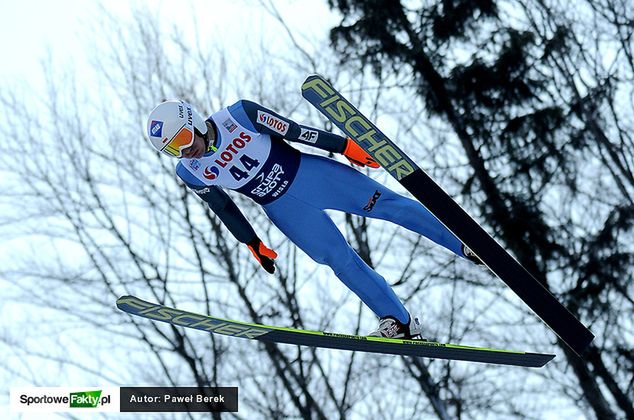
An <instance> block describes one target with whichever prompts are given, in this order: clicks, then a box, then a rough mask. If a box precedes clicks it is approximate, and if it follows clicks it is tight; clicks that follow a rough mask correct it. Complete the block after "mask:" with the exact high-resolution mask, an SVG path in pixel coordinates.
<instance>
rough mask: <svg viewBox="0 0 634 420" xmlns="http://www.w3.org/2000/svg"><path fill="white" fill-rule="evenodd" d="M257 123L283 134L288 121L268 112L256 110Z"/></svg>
mask: <svg viewBox="0 0 634 420" xmlns="http://www.w3.org/2000/svg"><path fill="white" fill-rule="evenodd" d="M258 123H259V124H260V125H263V126H266V127H268V128H270V129H271V130H273V131H275V132H276V133H280V134H281V135H285V134H286V133H287V132H288V123H287V122H286V121H283V120H281V119H280V118H278V117H276V116H274V115H271V114H269V113H268V112H262V111H258Z"/></svg>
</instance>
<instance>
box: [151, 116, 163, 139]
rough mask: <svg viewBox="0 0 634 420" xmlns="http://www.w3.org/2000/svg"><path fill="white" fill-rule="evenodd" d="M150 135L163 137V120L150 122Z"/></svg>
mask: <svg viewBox="0 0 634 420" xmlns="http://www.w3.org/2000/svg"><path fill="white" fill-rule="evenodd" d="M150 135H151V136H153V137H161V136H162V135H163V121H154V120H152V122H151V123H150Z"/></svg>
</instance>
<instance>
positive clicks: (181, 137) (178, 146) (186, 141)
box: [162, 126, 194, 158]
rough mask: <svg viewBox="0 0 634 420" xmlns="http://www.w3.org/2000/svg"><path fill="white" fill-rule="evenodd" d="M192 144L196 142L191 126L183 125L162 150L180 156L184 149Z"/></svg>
mask: <svg viewBox="0 0 634 420" xmlns="http://www.w3.org/2000/svg"><path fill="white" fill-rule="evenodd" d="M192 144H194V133H192V131H191V130H190V129H189V128H187V127H185V126H183V127H181V129H180V130H178V133H176V135H175V136H174V137H173V138H172V139H171V140H170V141H169V142H168V143H167V144H166V145H165V147H163V150H162V151H163V152H165V153H167V154H169V155H171V156H174V157H177V158H179V157H181V156H182V155H183V150H185V149H187V148H188V147H189V146H191V145H192Z"/></svg>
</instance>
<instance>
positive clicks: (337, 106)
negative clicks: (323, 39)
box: [302, 76, 416, 181]
mask: <svg viewBox="0 0 634 420" xmlns="http://www.w3.org/2000/svg"><path fill="white" fill-rule="evenodd" d="M302 95H303V96H304V97H305V98H307V99H308V100H309V101H310V102H311V103H312V104H313V105H315V103H316V102H317V101H316V100H318V101H319V105H318V108H319V109H320V111H322V113H323V112H325V113H326V114H327V116H328V118H329V119H330V120H331V121H333V122H335V121H336V122H337V123H338V124H337V126H338V127H339V128H341V129H342V130H343V131H344V132H345V133H346V134H347V135H348V136H350V137H352V138H353V139H354V140H355V141H356V142H357V143H359V145H360V146H361V147H362V148H363V149H364V150H365V151H366V152H368V153H369V154H370V156H372V157H373V158H374V160H376V161H377V162H378V163H379V164H380V165H381V166H383V167H384V168H385V169H387V171H388V172H389V173H390V174H392V176H394V177H395V178H396V179H397V180H399V181H400V180H401V179H403V178H405V177H406V176H407V175H409V174H411V173H412V172H414V170H415V169H416V165H415V164H414V162H412V161H411V159H410V158H409V157H408V156H407V155H406V154H405V153H403V152H402V151H401V150H400V149H399V148H398V147H396V145H394V144H393V143H392V142H391V141H390V140H389V139H388V138H387V137H386V136H385V134H383V133H382V132H381V131H380V130H379V129H378V128H376V127H375V126H374V124H372V123H371V122H370V121H368V119H367V118H365V117H364V116H363V114H361V113H360V112H359V111H358V110H357V109H356V108H355V107H354V106H352V104H350V102H348V101H347V100H346V99H345V98H343V97H342V96H341V95H339V93H338V92H337V91H336V90H334V89H333V88H332V86H330V84H329V83H328V82H326V81H325V80H324V79H322V78H319V77H314V76H313V77H309V78H308V79H306V82H304V84H303V85H302ZM309 98H310V99H309ZM313 101H314V102H313ZM316 106H317V105H316Z"/></svg>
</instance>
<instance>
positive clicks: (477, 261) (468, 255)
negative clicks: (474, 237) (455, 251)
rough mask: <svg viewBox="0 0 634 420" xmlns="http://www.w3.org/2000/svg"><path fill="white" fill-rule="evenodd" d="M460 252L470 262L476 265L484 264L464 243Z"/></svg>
mask: <svg viewBox="0 0 634 420" xmlns="http://www.w3.org/2000/svg"><path fill="white" fill-rule="evenodd" d="M462 254H463V255H464V256H465V257H466V258H467V259H468V260H469V261H471V262H472V263H474V264H477V265H484V263H483V262H482V260H480V258H478V256H477V255H476V254H475V253H474V252H473V251H472V250H471V249H469V247H468V246H466V245H465V244H462Z"/></svg>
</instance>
